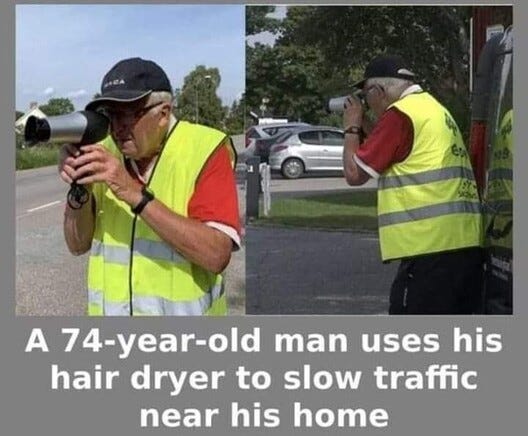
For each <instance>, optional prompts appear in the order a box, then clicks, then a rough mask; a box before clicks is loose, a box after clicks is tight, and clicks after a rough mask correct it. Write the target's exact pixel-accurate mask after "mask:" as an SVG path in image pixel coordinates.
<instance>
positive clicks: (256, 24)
mask: <svg viewBox="0 0 528 436" xmlns="http://www.w3.org/2000/svg"><path fill="white" fill-rule="evenodd" d="M274 10H275V6H251V7H247V8H246V34H247V35H255V34H257V33H260V32H264V31H269V32H274V31H275V30H277V28H278V26H279V20H277V19H274V18H270V17H268V16H267V15H268V14H271V13H273V11H274Z"/></svg>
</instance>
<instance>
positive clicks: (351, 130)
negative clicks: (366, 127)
mask: <svg viewBox="0 0 528 436" xmlns="http://www.w3.org/2000/svg"><path fill="white" fill-rule="evenodd" d="M347 133H351V134H354V135H361V127H359V126H350V127H349V128H347V129H346V130H345V134H347Z"/></svg>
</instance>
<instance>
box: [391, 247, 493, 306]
mask: <svg viewBox="0 0 528 436" xmlns="http://www.w3.org/2000/svg"><path fill="white" fill-rule="evenodd" d="M482 280H483V254H482V250H481V249H480V248H467V249H462V250H456V251H450V252H443V253H435V254H429V255H424V256H419V257H413V258H407V259H403V260H402V261H401V264H400V267H399V269H398V273H397V274H396V278H395V279H394V282H393V284H392V287H391V294H390V306H389V314H391V315H401V314H414V315H421V314H434V315H442V314H473V313H482Z"/></svg>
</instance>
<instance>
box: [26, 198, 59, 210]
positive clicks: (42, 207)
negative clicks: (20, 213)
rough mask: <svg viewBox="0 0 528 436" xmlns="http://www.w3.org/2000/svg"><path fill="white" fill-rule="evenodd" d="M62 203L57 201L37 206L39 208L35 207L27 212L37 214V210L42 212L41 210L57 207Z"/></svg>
mask: <svg viewBox="0 0 528 436" xmlns="http://www.w3.org/2000/svg"><path fill="white" fill-rule="evenodd" d="M60 202H61V201H60V200H57V201H52V202H51V203H46V204H43V205H42V206H37V207H34V208H32V209H28V210H26V212H29V213H31V212H35V211H36V210H40V209H45V208H47V207H51V206H55V205H56V204H59V203H60Z"/></svg>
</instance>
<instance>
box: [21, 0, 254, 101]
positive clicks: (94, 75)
mask: <svg viewBox="0 0 528 436" xmlns="http://www.w3.org/2000/svg"><path fill="white" fill-rule="evenodd" d="M244 21H245V11H244V6H243V5H152V4H150V5H17V6H16V109H17V110H20V111H26V110H27V109H28V108H29V103H30V102H32V101H37V102H38V103H39V104H45V103H47V101H48V100H49V99H50V98H60V97H67V98H69V99H70V100H71V101H72V103H73V104H74V105H75V108H76V109H77V110H79V109H83V108H84V106H85V105H86V103H87V102H88V101H90V100H91V98H92V97H93V95H94V94H95V93H96V92H99V87H100V84H101V80H102V78H103V75H104V74H105V73H106V72H107V71H108V70H109V69H110V68H111V67H112V65H114V64H115V63H116V62H117V61H118V60H120V59H124V58H127V57H133V56H139V57H143V58H146V59H151V60H153V61H155V62H156V63H158V64H159V65H160V66H161V67H162V68H163V69H164V70H165V71H166V73H167V75H168V76H169V79H170V80H171V84H172V87H173V88H180V87H181V86H182V85H183V78H184V77H185V76H186V75H187V74H188V73H190V72H191V71H192V70H193V69H194V68H195V67H196V66H198V65H205V66H207V67H216V68H218V69H219V70H220V75H221V77H222V82H221V84H220V87H219V89H218V95H219V96H220V98H222V101H223V104H224V105H231V103H232V102H233V100H235V99H237V98H239V97H240V94H241V93H242V92H243V90H244V86H245V48H244V34H245V28H244Z"/></svg>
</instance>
